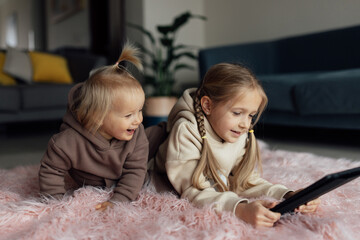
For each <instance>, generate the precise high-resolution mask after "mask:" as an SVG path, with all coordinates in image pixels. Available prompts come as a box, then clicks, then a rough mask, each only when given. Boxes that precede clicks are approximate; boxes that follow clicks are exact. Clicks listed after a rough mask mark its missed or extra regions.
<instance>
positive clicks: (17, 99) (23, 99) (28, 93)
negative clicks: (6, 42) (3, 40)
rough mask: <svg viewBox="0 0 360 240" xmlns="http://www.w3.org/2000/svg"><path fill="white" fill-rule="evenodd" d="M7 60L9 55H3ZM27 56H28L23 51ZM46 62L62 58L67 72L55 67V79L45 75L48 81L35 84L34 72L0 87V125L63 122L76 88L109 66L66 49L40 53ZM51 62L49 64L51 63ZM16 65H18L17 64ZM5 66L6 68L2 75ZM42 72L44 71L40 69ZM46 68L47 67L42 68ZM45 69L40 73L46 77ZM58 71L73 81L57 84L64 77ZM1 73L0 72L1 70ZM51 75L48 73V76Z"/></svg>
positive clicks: (103, 60) (81, 51) (84, 53)
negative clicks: (93, 70)
mask: <svg viewBox="0 0 360 240" xmlns="http://www.w3.org/2000/svg"><path fill="white" fill-rule="evenodd" d="M2 53H3V54H5V56H6V57H9V56H7V55H8V52H7V51H3V52H2ZM23 53H24V54H29V53H28V52H27V51H23ZM39 56H40V57H43V59H44V61H47V58H46V57H49V58H48V59H51V57H62V58H63V59H65V64H66V65H65V66H63V67H64V69H62V70H60V69H58V68H56V67H54V68H55V69H54V72H53V75H50V76H49V75H46V76H48V79H42V80H41V81H34V80H33V79H31V77H35V75H33V74H35V72H34V71H35V70H34V69H32V72H33V74H32V75H30V79H28V80H24V79H19V78H18V77H17V76H11V75H9V76H10V77H13V78H14V79H16V82H15V84H10V85H0V124H4V125H5V124H7V123H17V122H26V121H43V120H44V121H45V120H46V121H48V120H61V119H62V117H63V115H64V113H65V111H66V106H67V95H68V92H69V90H70V89H71V88H72V86H74V84H76V83H78V82H81V81H84V80H86V79H87V78H88V75H89V73H90V71H91V70H92V69H94V68H97V67H100V66H103V65H106V58H105V57H103V56H98V55H94V54H91V53H89V52H88V51H87V50H85V49H78V48H69V47H64V48H61V49H57V50H56V51H53V52H51V53H50V54H49V55H48V54H47V53H39ZM49 61H50V60H49ZM15 62H16V61H15ZM4 68H5V66H4V67H3V69H2V70H3V71H4V70H5V69H4ZM23 68H24V67H23V66H22V65H19V64H17V66H15V69H19V70H20V71H21V70H22V69H23ZM40 68H41V67H40ZM42 68H44V67H42ZM45 70H46V69H38V71H39V72H43V73H40V74H43V76H45V72H44V71H45ZM59 71H65V72H68V73H70V77H71V81H70V82H66V81H65V82H63V83H61V81H62V79H60V81H59V79H58V80H56V81H55V79H56V78H58V76H60V75H61V74H60V73H59ZM0 72H1V69H0ZM46 74H48V72H47V73H46Z"/></svg>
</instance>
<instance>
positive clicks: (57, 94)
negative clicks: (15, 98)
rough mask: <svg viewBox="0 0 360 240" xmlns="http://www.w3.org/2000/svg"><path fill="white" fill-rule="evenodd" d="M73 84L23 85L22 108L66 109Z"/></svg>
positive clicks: (21, 89)
mask: <svg viewBox="0 0 360 240" xmlns="http://www.w3.org/2000/svg"><path fill="white" fill-rule="evenodd" d="M71 87H73V84H50V83H49V84H41V83H36V84H32V85H23V86H21V88H20V91H21V94H22V101H21V106H22V108H23V109H24V110H29V109H41V108H57V107H66V105H67V95H68V92H69V90H70V89H71Z"/></svg>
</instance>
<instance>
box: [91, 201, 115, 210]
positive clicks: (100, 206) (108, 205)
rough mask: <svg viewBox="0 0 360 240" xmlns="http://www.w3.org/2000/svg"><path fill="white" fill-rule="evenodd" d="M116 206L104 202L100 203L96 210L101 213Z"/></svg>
mask: <svg viewBox="0 0 360 240" xmlns="http://www.w3.org/2000/svg"><path fill="white" fill-rule="evenodd" d="M113 206H114V204H113V203H111V202H103V203H99V204H98V205H96V206H95V209H96V210H100V211H105V209H106V208H107V207H113Z"/></svg>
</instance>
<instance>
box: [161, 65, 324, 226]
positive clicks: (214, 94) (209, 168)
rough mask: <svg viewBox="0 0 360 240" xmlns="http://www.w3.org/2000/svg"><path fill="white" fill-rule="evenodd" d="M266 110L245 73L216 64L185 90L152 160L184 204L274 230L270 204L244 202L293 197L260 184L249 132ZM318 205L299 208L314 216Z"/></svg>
mask: <svg viewBox="0 0 360 240" xmlns="http://www.w3.org/2000/svg"><path fill="white" fill-rule="evenodd" d="M266 104H267V97H266V94H265V92H264V90H263V88H262V87H261V85H260V83H259V82H258V80H257V79H256V78H255V76H254V75H253V74H252V73H251V72H250V70H249V69H247V68H245V67H243V66H241V65H238V64H227V63H222V64H217V65H215V66H213V67H212V68H210V69H209V71H208V72H207V74H206V75H205V77H204V80H203V82H202V85H201V86H200V87H199V88H198V89H188V90H186V91H185V92H184V94H183V96H182V97H181V98H180V99H179V101H178V102H177V104H176V105H175V106H174V108H173V109H172V111H171V113H170V115H169V118H168V124H167V130H168V132H169V136H168V138H167V140H166V141H165V142H164V143H163V144H162V145H161V146H160V148H159V151H158V153H157V155H156V157H155V169H158V170H159V171H163V172H166V174H167V177H168V179H169V180H170V183H171V184H172V186H173V187H174V188H175V190H176V191H177V192H178V193H179V194H180V195H181V197H183V198H188V199H189V200H190V201H191V202H193V203H195V204H196V205H198V206H203V205H205V204H212V203H214V204H215V207H216V209H217V210H218V211H223V210H225V211H231V212H233V213H234V214H235V215H236V216H238V217H239V218H240V219H242V220H244V221H245V222H248V223H250V224H252V225H254V226H268V227H270V226H273V224H274V223H275V222H276V221H277V220H279V218H280V214H279V213H275V212H272V211H270V210H269V208H271V207H274V206H275V205H276V203H275V202H270V201H263V200H257V201H252V202H249V201H248V199H247V198H256V197H260V196H263V195H265V196H269V197H273V198H275V199H279V200H280V199H282V198H283V197H285V198H287V197H290V196H291V195H293V194H294V192H292V191H290V190H289V189H287V188H286V187H285V186H282V185H279V184H275V185H274V184H271V183H269V182H267V181H266V180H264V179H262V178H260V173H261V159H260V153H259V147H258V144H257V141H256V139H255V135H254V130H253V127H254V125H255V124H256V122H257V121H258V119H259V117H260V115H261V113H262V112H263V111H264V109H265V106H266ZM318 204H319V200H314V201H312V202H309V203H308V204H307V205H304V206H301V207H300V208H299V209H298V210H299V211H301V212H312V211H315V209H316V208H317V206H318Z"/></svg>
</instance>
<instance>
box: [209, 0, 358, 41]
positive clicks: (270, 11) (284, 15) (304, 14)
mask: <svg viewBox="0 0 360 240" xmlns="http://www.w3.org/2000/svg"><path fill="white" fill-rule="evenodd" d="M204 7H205V14H206V16H207V17H208V19H209V20H208V22H207V24H206V26H205V35H206V37H205V39H206V42H205V46H206V47H211V46H217V45H224V44H233V43H243V42H252V41H263V40H272V39H277V38H282V37H287V36H294V35H300V34H304V33H311V32H317V31H323V30H330V29H335V28H341V27H346V26H352V25H359V24H360V17H359V12H360V1H358V0H342V1H338V0H316V1H314V0H301V1H298V0H271V1H269V0H256V1H251V0H240V1H239V0H223V1H217V0H206V4H205V5H204Z"/></svg>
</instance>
